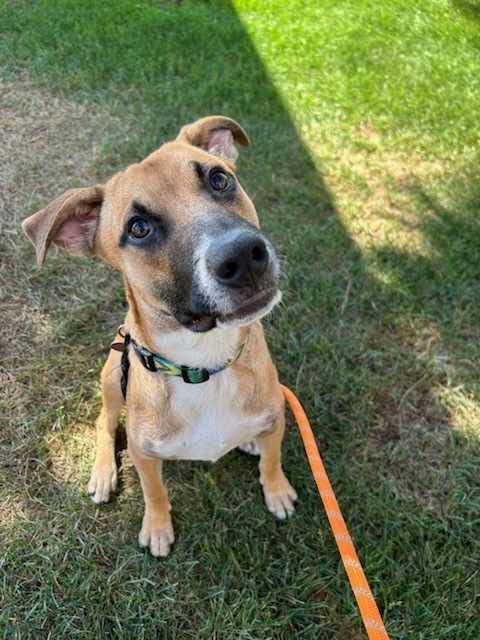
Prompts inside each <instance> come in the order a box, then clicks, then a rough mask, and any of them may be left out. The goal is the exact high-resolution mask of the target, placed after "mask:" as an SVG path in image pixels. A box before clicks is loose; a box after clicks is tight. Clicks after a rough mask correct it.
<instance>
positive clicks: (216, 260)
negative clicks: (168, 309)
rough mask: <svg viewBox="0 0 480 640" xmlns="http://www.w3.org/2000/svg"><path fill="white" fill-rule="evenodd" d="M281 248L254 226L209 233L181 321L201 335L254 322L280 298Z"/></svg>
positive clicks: (199, 253)
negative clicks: (188, 308) (211, 330)
mask: <svg viewBox="0 0 480 640" xmlns="http://www.w3.org/2000/svg"><path fill="white" fill-rule="evenodd" d="M279 280H280V265H279V261H278V258H277V256H276V252H275V249H274V248H273V246H272V244H271V243H270V242H269V240H267V238H265V236H264V235H263V234H262V233H261V232H260V231H259V230H258V229H257V228H256V227H254V226H253V225H250V224H248V223H242V224H241V225H238V226H235V227H233V228H230V229H226V230H224V231H223V232H222V233H219V232H218V230H216V232H215V233H209V234H208V235H206V237H204V239H203V241H202V242H201V243H200V245H199V247H198V248H197V251H196V256H195V273H194V277H193V283H192V295H191V302H190V305H189V306H190V310H189V311H188V312H187V313H185V314H180V315H179V316H178V315H177V319H178V320H179V321H180V322H181V323H182V324H183V325H184V326H185V327H187V328H188V329H190V330H192V331H195V332H203V331H209V330H210V329H213V328H214V327H221V328H224V327H227V326H231V325H241V324H244V325H245V324H249V323H250V322H252V321H253V320H256V319H257V318H260V317H262V316H264V315H266V314H267V313H269V312H270V311H271V309H272V308H273V307H274V306H275V304H276V303H277V302H278V301H279V300H280V297H281V296H280V292H279V291H278V284H279Z"/></svg>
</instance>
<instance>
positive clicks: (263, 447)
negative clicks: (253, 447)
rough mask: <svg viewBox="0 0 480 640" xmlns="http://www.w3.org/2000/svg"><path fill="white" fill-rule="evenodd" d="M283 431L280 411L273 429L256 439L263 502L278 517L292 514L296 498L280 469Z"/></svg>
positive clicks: (283, 424)
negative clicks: (258, 451)
mask: <svg viewBox="0 0 480 640" xmlns="http://www.w3.org/2000/svg"><path fill="white" fill-rule="evenodd" d="M284 431H285V417H284V414H283V413H281V414H280V415H279V416H278V418H277V421H276V424H275V428H274V430H272V431H270V432H269V433H267V434H265V435H262V436H260V437H258V438H257V439H256V443H257V445H258V448H259V450H260V463H259V469H260V483H261V485H262V487H263V494H264V496H265V504H266V505H267V509H268V510H269V511H270V512H271V513H273V515H274V516H276V517H277V518H280V519H284V518H287V517H289V516H291V515H292V514H293V512H294V511H295V502H296V500H297V493H296V491H295V489H294V488H293V487H292V485H291V484H290V483H289V481H288V480H287V478H286V477H285V474H284V473H283V470H282V464H281V445H282V438H283V433H284Z"/></svg>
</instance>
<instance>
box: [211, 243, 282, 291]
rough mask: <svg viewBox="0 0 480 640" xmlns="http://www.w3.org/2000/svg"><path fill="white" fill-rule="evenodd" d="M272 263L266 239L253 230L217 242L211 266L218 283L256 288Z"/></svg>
mask: <svg viewBox="0 0 480 640" xmlns="http://www.w3.org/2000/svg"><path fill="white" fill-rule="evenodd" d="M269 260H270V255H269V251H268V247H267V245H266V243H265V240H264V239H263V238H262V237H261V236H260V235H257V234H256V233H252V232H251V231H242V232H241V233H240V234H238V235H236V236H234V237H233V238H232V237H231V236H230V237H228V238H227V239H225V238H223V239H222V238H219V239H216V240H214V241H213V242H212V243H211V245H210V248H209V251H208V255H207V264H208V266H209V268H210V270H211V272H212V274H213V276H214V278H215V280H217V282H219V283H220V284H224V285H227V286H229V287H238V288H240V287H247V286H249V287H252V286H253V287H256V286H257V284H258V281H259V279H260V277H261V276H262V275H263V274H264V273H265V271H266V270H267V267H268V264H269Z"/></svg>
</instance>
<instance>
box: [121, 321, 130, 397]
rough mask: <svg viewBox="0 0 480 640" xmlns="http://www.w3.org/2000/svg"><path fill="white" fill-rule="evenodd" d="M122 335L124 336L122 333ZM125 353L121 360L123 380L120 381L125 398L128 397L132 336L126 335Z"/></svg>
mask: <svg viewBox="0 0 480 640" xmlns="http://www.w3.org/2000/svg"><path fill="white" fill-rule="evenodd" d="M120 335H122V334H121V333H120ZM123 340H124V342H123V351H122V360H121V365H120V366H121V369H122V378H121V380H120V386H121V387H122V393H123V397H124V398H126V397H127V384H128V370H129V369H130V360H129V359H128V347H129V345H130V342H131V338H130V334H129V333H126V334H125V336H124V338H123Z"/></svg>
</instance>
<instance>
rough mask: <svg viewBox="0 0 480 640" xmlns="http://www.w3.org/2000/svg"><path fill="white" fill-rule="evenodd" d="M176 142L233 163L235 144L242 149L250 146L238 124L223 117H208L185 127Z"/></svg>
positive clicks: (235, 153)
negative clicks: (184, 143) (241, 146)
mask: <svg viewBox="0 0 480 640" xmlns="http://www.w3.org/2000/svg"><path fill="white" fill-rule="evenodd" d="M177 141H178V142H186V143H188V144H192V145H193V146H194V147H200V148H201V149H204V150H205V151H208V152H209V153H212V154H213V155H215V156H221V157H222V158H225V159H226V160H229V161H230V162H233V163H235V161H236V159H237V158H238V151H237V148H236V146H235V142H237V143H238V144H241V145H243V146H244V147H248V145H249V144H250V140H249V139H248V136H247V134H246V133H245V131H244V130H243V129H242V127H241V126H240V125H239V124H238V122H235V120H231V119H230V118H225V117H224V116H209V117H208V118H202V119H201V120H197V121H196V122H192V124H187V125H185V126H184V127H182V128H181V129H180V133H179V134H178V137H177Z"/></svg>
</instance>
